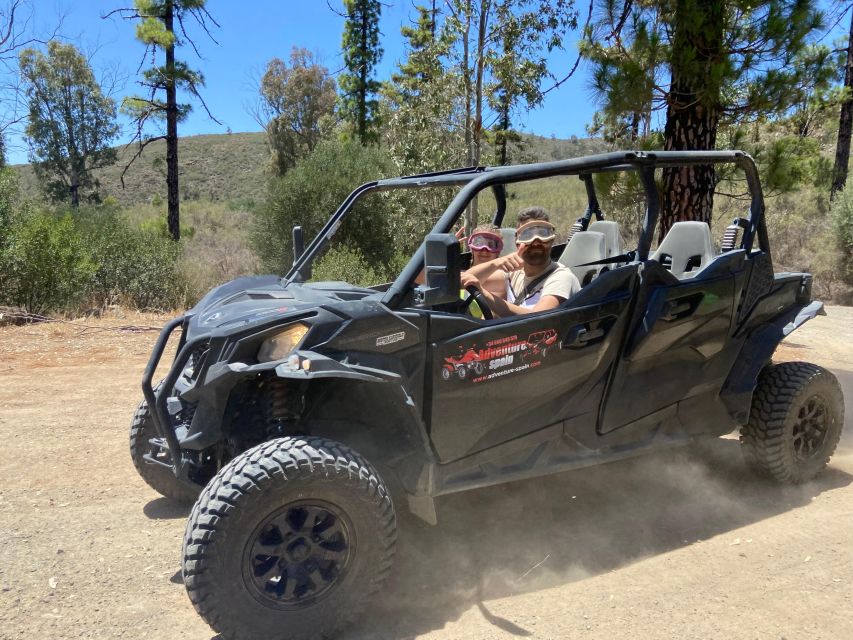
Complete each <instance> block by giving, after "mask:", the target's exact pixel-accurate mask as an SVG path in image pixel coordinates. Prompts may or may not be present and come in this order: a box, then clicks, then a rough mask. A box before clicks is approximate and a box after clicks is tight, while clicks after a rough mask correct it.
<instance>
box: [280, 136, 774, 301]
mask: <svg viewBox="0 0 853 640" xmlns="http://www.w3.org/2000/svg"><path fill="white" fill-rule="evenodd" d="M701 164H735V165H737V166H739V167H740V168H741V169H742V170H743V172H744V175H745V177H746V182H747V187H748V190H749V194H750V207H749V218H747V219H746V220H745V222H744V224H743V236H742V238H741V243H740V248H742V249H744V250H745V251H746V253H747V255H748V254H749V253H750V252H751V250H752V246H753V244H754V241H755V236H756V235H757V236H758V241H759V244H760V246H761V248H762V249H763V250H764V251H765V252H767V253H768V254H769V242H768V239H767V228H766V226H765V222H764V197H763V194H762V190H761V183H760V182H759V178H758V170H757V168H756V166H755V162H754V161H753V159H752V157H751V156H750V155H749V154H747V153H745V152H743V151H653V152H652V151H650V152H643V151H614V152H611V153H603V154H598V155H592V156H585V157H582V158H574V159H570V160H560V161H555V162H540V163H535V164H525V165H514V166H506V167H465V168H460V169H451V170H447V171H438V172H432V173H422V174H418V175H411V176H405V177H401V178H390V179H386V180H376V181H373V182H368V183H365V184H363V185H361V186H360V187H358V188H357V189H355V190H354V191H353V192H352V193H350V195H349V196H348V197H347V198H346V200H344V201H343V203H341V205H340V207H338V209H337V211H335V213H334V214H333V215H332V216H331V217H330V218H329V220H328V221H327V222H326V224H325V225H324V226H323V228H322V229H321V230H320V231H319V233H318V234H317V235H316V236H315V237H314V239H313V240H312V241H311V244H310V245H309V246H308V248H307V249H306V250H305V251H304V252H303V253H302V254H301V255H299V256H297V257H296V259H295V260H294V263H293V267H291V269H290V270H289V271H288V272H287V274H286V275H285V276H284V278H283V281H284V284H288V283H290V282H298V281H300V280H301V278H302V276H301V274H302V273H304V272H305V268H306V267H307V266H308V265H310V264H311V263H312V261H313V260H314V259H315V258H316V257H317V256H318V255H319V253H320V252H321V251H322V249H323V247H324V246H325V245H326V244H327V243H328V242H329V241H330V240H331V239H332V237H334V234H335V233H336V231H337V230H338V228H339V227H340V225H341V223H342V222H343V220H344V219H345V218H346V217H347V215H349V213H350V212H351V211H352V209H353V207H354V205H355V203H356V202H357V201H358V200H359V199H360V198H362V197H363V196H365V195H366V194H368V193H371V192H374V191H391V190H396V189H424V188H435V187H449V186H461V187H462V189H460V191H459V192H458V193H457V194H456V196H455V197H454V198H453V200H452V201H451V202H450V204H449V205H448V207H447V208H446V209H445V211H444V213H443V214H442V215H441V216H440V217H439V219H438V220H437V221H436V223H435V225H434V226H433V229H432V232H431V233H449V232H450V230H451V229H452V228H453V225H454V224H455V223H456V221H457V220H458V219H459V217H460V216H461V215H462V214H463V212H464V211H465V208H466V207H467V206H468V204H469V203H470V202H471V200H473V198H474V197H475V196H476V195H477V194H478V193H479V192H480V191H482V190H484V189H487V188H491V189H492V191H493V193H494V195H495V200H496V202H497V209H496V211H495V214H494V216H493V220H492V222H493V223H494V224H495V225H497V226H501V223H502V222H503V218H504V216H505V214H506V191H505V185H507V184H511V183H515V182H524V181H528V180H536V179H540V178H550V177H556V176H571V175H577V176H578V177H579V178H580V179H581V180H583V181H584V184H585V187H586V192H587V210H586V213H585V214H584V216H583V217H582V218H581V219H580V220H579V223H580V224H581V225H582V227H583V228H585V227H586V224H588V223H589V221H590V219H591V218H592V216H593V215H595V216H596V217H600V216H601V210H600V208H599V204H598V199H597V196H596V193H595V187H594V184H593V181H592V175H593V174H596V173H604V172H618V171H636V172H638V173H639V175H640V179H641V182H642V185H643V190H644V192H645V195H646V210H645V214H644V218H643V224H642V229H641V233H640V237H639V240H638V244H637V250H636V252H634V255H633V260H634V261H639V262H642V261H644V260H647V259H648V257H649V251H650V249H651V246H652V239H653V237H654V232H655V228H656V227H657V221H658V217H659V214H660V198H659V194H658V188H657V184H656V183H655V176H654V173H655V170H656V169H659V168H664V167H680V166H690V165H701ZM423 261H424V244H421V245H420V247H418V249H417V250H416V251H415V253H414V254H413V255H412V257H411V259H410V260H409V262H408V263H407V265H406V266H405V268H404V269H403V270H402V271H401V272H400V274H399V275H398V277H397V279H396V280H395V281H394V282H393V283H392V284H391V285H390V287H388V289H387V291H386V292H385V293H384V295H383V297H382V302H383V303H384V304H385V305H387V306H388V307H390V308H397V307H400V306H403V305H405V303H406V299H407V294H408V292H409V291H410V289H411V285H412V283H413V281H414V279H415V276H416V275H417V274H418V272H419V271H420V270H421V269H422V267H423Z"/></svg>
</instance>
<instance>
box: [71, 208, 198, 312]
mask: <svg viewBox="0 0 853 640" xmlns="http://www.w3.org/2000/svg"><path fill="white" fill-rule="evenodd" d="M78 224H79V225H80V227H81V229H82V230H83V231H84V232H85V233H86V235H87V237H89V238H91V244H90V251H91V255H92V261H93V262H94V264H95V271H94V273H93V275H92V278H91V280H90V282H89V285H88V293H89V298H90V302H91V304H93V305H95V306H106V305H110V304H115V303H120V304H124V305H127V306H131V307H135V308H137V309H174V308H175V307H177V306H181V305H182V304H183V302H184V300H183V297H184V291H185V287H184V285H183V282H182V279H181V277H180V274H179V271H178V260H179V259H180V257H181V253H182V245H181V244H179V243H176V242H173V241H172V240H170V239H169V238H168V237H164V236H163V235H162V234H161V233H160V232H159V230H158V229H157V228H156V227H154V228H140V227H138V226H136V225H134V224H132V223H131V222H130V221H129V220H128V219H127V217H126V216H125V215H124V214H123V213H122V212H121V211H119V210H117V209H116V208H114V207H93V208H90V209H83V210H81V211H80V213H79V214H78Z"/></svg>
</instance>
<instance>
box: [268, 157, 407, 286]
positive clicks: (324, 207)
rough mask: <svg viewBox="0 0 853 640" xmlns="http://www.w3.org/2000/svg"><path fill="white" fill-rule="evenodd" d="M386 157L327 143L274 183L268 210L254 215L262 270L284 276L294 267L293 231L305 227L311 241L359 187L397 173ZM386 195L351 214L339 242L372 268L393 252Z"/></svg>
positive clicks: (370, 198) (389, 204) (390, 203)
mask: <svg viewBox="0 0 853 640" xmlns="http://www.w3.org/2000/svg"><path fill="white" fill-rule="evenodd" d="M393 170H394V169H393V165H392V164H391V162H390V160H389V159H388V157H387V155H386V154H385V153H384V152H382V151H381V150H379V149H377V148H375V147H363V146H361V145H360V144H359V143H357V142H354V141H348V142H342V141H339V140H327V141H325V142H322V143H321V144H319V145H318V146H317V147H316V148H315V149H314V152H313V153H312V154H311V155H310V156H308V157H307V158H304V159H303V160H301V161H299V162H298V163H297V164H296V166H295V167H293V168H292V169H291V170H290V171H288V172H287V174H286V175H285V176H283V177H281V178H273V179H272V180H271V182H270V188H269V194H268V199H267V202H266V205H265V206H263V207H261V208H260V209H259V210H258V211H257V212H256V215H255V224H254V229H253V234H252V242H253V244H254V246H255V248H256V251H257V253H258V256H259V258H260V259H261V263H262V266H263V269H264V270H268V271H272V272H276V273H284V272H286V271H287V270H288V269H289V268H290V265H291V264H292V262H293V247H292V240H291V230H292V228H293V226H294V225H301V226H302V228H303V231H304V232H305V237H306V240H307V241H310V240H311V239H312V238H313V237H314V236H315V235H316V234H317V232H318V231H319V230H320V228H321V227H322V225H323V224H324V223H325V222H326V221H327V220H328V219H329V217H330V216H331V215H332V214H333V213H334V212H335V210H336V209H337V208H338V206H339V205H340V204H341V202H343V201H344V199H345V198H346V197H347V195H349V193H350V192H351V191H352V190H353V189H355V188H356V187H357V186H358V185H360V184H362V183H365V182H369V181H372V180H376V179H379V178H382V177H385V176H387V175H389V174H390V173H392V172H393ZM393 208H394V203H393V201H392V199H391V198H389V197H388V196H387V194H372V195H369V196H367V197H366V198H365V199H363V200H362V201H361V203H360V204H359V205H358V206H357V207H356V208H355V210H354V211H352V212H351V213H350V215H349V216H348V218H347V220H346V221H345V222H344V224H343V225H342V227H341V229H339V230H338V232H337V234H336V238H337V239H338V240H339V241H340V242H345V243H346V244H347V246H348V247H350V248H353V249H355V248H357V249H358V250H359V251H360V252H361V253H362V254H363V255H364V257H365V258H366V259H367V260H368V261H369V262H371V263H374V262H382V263H384V262H386V261H387V260H388V259H389V258H390V257H391V254H392V253H393V244H392V242H391V231H390V225H389V219H390V216H391V213H392V211H393Z"/></svg>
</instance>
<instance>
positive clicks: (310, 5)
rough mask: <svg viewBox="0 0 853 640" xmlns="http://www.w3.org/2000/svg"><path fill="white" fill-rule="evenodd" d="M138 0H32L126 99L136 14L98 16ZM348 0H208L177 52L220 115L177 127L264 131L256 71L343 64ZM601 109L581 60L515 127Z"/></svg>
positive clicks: (566, 63) (399, 48)
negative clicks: (295, 57) (114, 77)
mask: <svg viewBox="0 0 853 640" xmlns="http://www.w3.org/2000/svg"><path fill="white" fill-rule="evenodd" d="M327 1H328V4H327ZM415 2H416V0H384V6H383V10H382V21H381V31H382V34H383V35H382V45H383V47H384V49H385V55H384V57H383V60H382V63H381V65H380V67H379V69H378V72H377V77H378V78H379V79H386V78H388V77H389V75H390V74H391V72H392V71H393V70H394V68H395V67H396V65H397V63H398V62H399V61H400V60H401V59H402V58H403V57H404V50H403V41H402V37H401V36H400V26H401V25H403V24H408V23H409V22H410V20H411V18H413V17H414V16H415V15H416V13H415V11H414V9H413V6H414V4H415ZM132 4H133V2H132V0H31V6H32V8H33V10H34V16H33V18H34V19H33V21H32V23H33V25H34V27H35V28H36V29H38V30H40V32H41V33H45V32H47V31H49V29H50V27H51V26H53V25H55V24H56V23H57V21H58V19H59V16H63V22H62V35H63V36H64V38H65V39H67V40H70V41H72V42H74V43H75V44H76V45H77V46H79V47H80V48H81V49H83V50H84V51H85V52H87V53H88V54H90V55H91V62H92V65H93V67H94V68H95V70H96V73H97V74H98V75H100V73H99V72H100V71H102V70H106V69H110V68H112V69H117V70H118V71H119V73H120V75H122V76H123V77H124V83H123V88H122V89H121V90H120V91H119V92H118V93H117V95H116V98H117V99H119V100H120V98H121V96H123V95H128V94H132V93H135V92H138V91H139V90H140V88H139V87H137V85H136V84H135V80H136V78H137V77H138V69H139V66H140V62H141V60H142V55H143V50H144V49H143V47H142V45H141V44H139V43H138V42H137V41H136V39H135V37H134V26H135V21H133V20H125V19H122V18H120V17H119V16H112V17H110V18H107V19H101V16H102V15H105V14H107V13H108V12H110V11H111V10H113V9H116V8H119V7H129V6H132ZM341 4H342V3H341V0H277V1H276V0H239V1H237V0H208V2H207V7H208V9H209V11H210V13H211V14H212V15H213V16H214V17H215V18H216V20H217V21H218V22H219V24H220V25H221V27H220V28H218V29H214V30H213V36H214V37H215V38H216V40H217V41H218V44H216V43H214V42H213V41H211V40H210V39H209V38H208V37H207V35H205V34H204V33H203V32H202V31H201V29H200V28H198V27H197V25H195V24H194V23H192V21H191V24H190V35H191V36H192V37H193V39H194V41H195V43H196V45H197V46H198V49H199V51H200V53H201V54H202V56H203V59H199V58H197V57H196V56H195V53H194V52H193V51H192V49H191V48H190V47H189V46H187V47H184V48H182V49H181V50H180V51H179V56H180V58H181V59H184V60H186V61H187V62H188V63H189V64H190V66H191V67H193V68H196V69H200V70H201V71H202V72H203V73H204V75H205V78H206V81H207V86H206V88H205V90H204V92H203V96H204V99H205V101H206V103H207V105H208V106H209V107H210V110H211V112H212V113H213V114H214V115H215V116H216V118H217V119H218V120H220V121H221V122H222V124H221V125H218V124H217V123H215V122H213V121H212V120H210V119H209V118H207V116H206V114H205V113H204V110H203V109H202V108H201V106H200V105H198V104H196V105H194V111H193V113H192V114H191V115H190V117H189V118H188V120H187V121H186V122H185V123H183V124H182V125H181V126H180V129H179V132H180V135H182V136H188V135H196V134H202V133H225V132H226V131H227V129H228V128H230V129H231V130H232V131H234V132H241V131H259V130H260V127H259V125H258V124H257V123H256V122H255V121H254V120H253V119H252V117H251V115H250V112H249V108H250V105H251V104H253V103H254V102H255V101H256V100H257V88H256V87H257V78H258V77H259V76H260V75H261V73H262V72H263V69H264V67H265V65H266V63H267V62H268V61H269V60H270V59H271V58H273V57H275V56H277V57H280V58H285V59H286V58H287V56H288V55H289V53H290V50H291V48H292V47H294V46H300V47H305V48H308V49H310V50H312V51H313V52H314V53H315V54H317V55H318V56H319V58H320V60H321V62H322V63H323V64H324V65H325V66H326V67H328V68H329V70H330V71H332V72H336V71H338V70H339V69H340V68H341V67H342V58H341V55H340V41H341V32H342V29H343V18H341V17H340V16H339V15H337V14H336V13H335V11H333V10H332V9H330V8H329V5H331V6H332V7H333V8H336V9H339V8H340V6H341ZM834 4H835V3H834V1H833V0H821V5H822V6H823V8H824V9H825V10H831V8H833V6H834ZM579 6H581V7H582V9H583V10H584V11H585V8H586V2H583V1H582V0H581V1H580V2H579ZM847 25H849V23H848V22H846V21H844V23H843V24H842V25H839V26H838V27H837V28H836V29H835V30H834V32H833V34H832V35H831V36H830V37H829V38H828V40H830V41H831V39H832V37H834V36H838V35H844V34H846V27H847ZM574 35H575V34H570V36H569V41H568V42H567V43H566V51H562V52H555V53H554V54H553V55H552V56H551V60H550V63H551V70H552V72H553V73H554V74H555V75H557V76H558V77H562V76H563V75H565V73H567V72H568V70H569V69H570V68H571V66H572V64H573V63H574V60H575V56H576V53H575V52H576V44H575V39H574ZM179 99H181V98H179ZM184 99H186V97H184ZM594 112H595V105H594V104H593V100H592V95H591V92H590V90H589V87H588V75H587V73H586V69H585V68H584V66H583V64H581V66H580V67H579V69H578V71H577V72H576V74H575V76H574V77H573V78H571V79H570V80H569V81H568V82H566V83H565V84H564V85H562V86H561V87H560V88H559V89H557V90H555V91H552V92H550V93H549V94H548V95H547V96H546V100H545V103H544V105H542V106H541V107H539V108H537V109H536V110H534V111H531V112H530V113H528V114H526V115H524V116H523V117H522V118H521V120H520V121H519V122H516V123H515V126H516V127H517V128H520V129H521V130H523V131H528V132H532V133H537V134H539V135H543V136H550V135H551V134H554V135H556V136H557V137H560V138H567V137H570V136H572V135H577V136H583V135H585V133H586V130H585V126H586V124H587V123H589V122H590V121H591V119H592V115H593V113H594ZM122 124H123V125H124V126H125V133H124V136H123V138H122V141H126V140H127V139H128V138H129V136H130V134H131V133H132V132H131V130H130V127H129V126H128V123H127V122H126V121H125V120H122ZM7 143H8V145H7V156H8V157H7V160H8V161H9V162H10V163H12V164H15V163H21V162H26V161H27V152H26V148H25V146H24V143H23V142H22V141H21V139H20V137H14V136H9V139H8V140H7Z"/></svg>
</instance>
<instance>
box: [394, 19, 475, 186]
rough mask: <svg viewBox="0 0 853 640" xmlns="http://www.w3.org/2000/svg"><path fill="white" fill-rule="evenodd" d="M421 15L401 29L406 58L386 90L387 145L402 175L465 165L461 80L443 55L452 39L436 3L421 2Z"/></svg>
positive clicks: (446, 52)
mask: <svg viewBox="0 0 853 640" xmlns="http://www.w3.org/2000/svg"><path fill="white" fill-rule="evenodd" d="M415 10H416V11H417V12H418V13H417V18H416V20H415V22H414V23H413V24H412V25H405V26H403V27H402V28H401V29H400V33H401V35H402V36H403V37H404V38H405V41H406V58H405V60H404V61H402V62H401V63H400V64H399V70H398V71H397V72H395V73H392V74H391V79H390V81H389V82H387V83H385V85H384V86H383V88H382V97H383V105H382V117H383V120H385V121H386V122H385V123H384V124H385V126H383V144H384V145H385V146H387V147H388V150H389V152H390V154H391V156H392V157H393V158H394V159H395V160H396V162H397V164H398V167H399V170H400V172H402V173H421V172H424V171H432V170H435V169H437V168H443V167H447V166H455V165H459V164H462V163H464V161H465V157H464V152H463V150H462V141H461V137H460V134H461V131H462V124H461V120H460V114H461V112H460V109H461V101H460V99H459V96H460V85H459V80H458V78H457V77H456V76H455V75H453V74H451V73H449V72H448V70H447V69H446V68H445V66H444V61H443V59H444V58H445V57H446V56H447V55H448V53H449V50H450V46H451V42H450V39H449V38H448V37H447V32H446V30H443V29H440V28H438V27H437V20H438V18H439V14H438V10H437V9H436V8H435V7H434V6H430V7H425V6H416V7H415Z"/></svg>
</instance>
